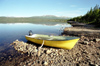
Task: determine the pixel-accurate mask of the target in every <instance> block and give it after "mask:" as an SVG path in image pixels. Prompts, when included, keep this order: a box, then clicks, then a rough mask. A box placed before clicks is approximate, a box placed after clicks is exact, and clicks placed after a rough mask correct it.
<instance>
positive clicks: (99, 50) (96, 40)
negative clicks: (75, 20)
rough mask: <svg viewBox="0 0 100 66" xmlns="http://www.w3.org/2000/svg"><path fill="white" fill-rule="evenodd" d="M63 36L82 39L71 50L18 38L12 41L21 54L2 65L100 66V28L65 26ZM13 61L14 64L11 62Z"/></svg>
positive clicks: (12, 45)
mask: <svg viewBox="0 0 100 66" xmlns="http://www.w3.org/2000/svg"><path fill="white" fill-rule="evenodd" d="M62 35H63V36H78V37H80V40H79V41H78V42H77V43H76V45H75V46H74V47H73V48H72V49H71V50H66V49H60V48H53V47H47V46H43V47H42V48H41V50H40V51H38V48H39V47H40V45H36V44H34V43H31V42H27V43H25V42H23V41H19V40H16V41H14V42H13V43H11V47H13V48H14V49H15V50H16V51H17V52H19V53H20V56H19V57H17V58H14V59H13V58H12V60H10V61H8V62H5V64H2V65H1V66H6V64H7V63H9V66H99V65H100V30H99V29H94V28H92V29H90V28H85V27H70V28H65V29H64V32H63V33H62ZM11 63H12V64H11Z"/></svg>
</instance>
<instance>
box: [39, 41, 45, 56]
mask: <svg viewBox="0 0 100 66" xmlns="http://www.w3.org/2000/svg"><path fill="white" fill-rule="evenodd" d="M43 45H44V40H43V42H42V45H41V46H40V47H39V48H38V56H40V50H41V48H42V47H43Z"/></svg>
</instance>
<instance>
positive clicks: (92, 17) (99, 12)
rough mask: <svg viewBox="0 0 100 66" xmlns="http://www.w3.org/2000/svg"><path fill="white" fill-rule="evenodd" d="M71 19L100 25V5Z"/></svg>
mask: <svg viewBox="0 0 100 66" xmlns="http://www.w3.org/2000/svg"><path fill="white" fill-rule="evenodd" d="M69 21H78V22H82V23H87V24H94V25H96V26H100V7H99V5H96V6H95V7H94V8H91V9H90V11H88V12H87V13H86V14H85V15H84V16H79V17H75V18H72V19H70V20H69Z"/></svg>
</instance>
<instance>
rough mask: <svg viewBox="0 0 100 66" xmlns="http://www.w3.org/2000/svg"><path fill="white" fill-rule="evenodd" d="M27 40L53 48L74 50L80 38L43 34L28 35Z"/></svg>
mask: <svg viewBox="0 0 100 66" xmlns="http://www.w3.org/2000/svg"><path fill="white" fill-rule="evenodd" d="M25 38H26V39H27V40H28V41H31V42H34V43H37V44H42V43H43V42H44V45H46V46H51V47H57V48H63V49H72V48H73V47H74V45H75V44H76V43H77V41H78V40H79V37H72V36H49V35H42V34H33V35H26V36H25Z"/></svg>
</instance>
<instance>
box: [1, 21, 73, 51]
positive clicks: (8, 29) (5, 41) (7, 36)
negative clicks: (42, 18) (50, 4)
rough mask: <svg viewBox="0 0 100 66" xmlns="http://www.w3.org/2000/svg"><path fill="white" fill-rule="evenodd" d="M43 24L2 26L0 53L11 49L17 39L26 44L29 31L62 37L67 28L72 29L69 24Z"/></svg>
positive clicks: (9, 24)
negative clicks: (11, 44) (63, 30)
mask: <svg viewBox="0 0 100 66" xmlns="http://www.w3.org/2000/svg"><path fill="white" fill-rule="evenodd" d="M53 23H54V22H52V24H51V22H50V23H48V24H47V23H46V24H45V23H44V24H43V23H42V24H33V23H7V24H0V53H1V52H4V50H6V49H7V48H9V45H10V43H12V42H13V41H15V40H16V39H18V40H21V41H24V42H26V41H27V40H26V39H25V35H26V34H28V32H29V30H32V31H33V33H37V34H46V35H50V34H53V35H60V34H61V32H62V31H61V30H62V29H64V28H65V27H71V25H69V24H67V23H61V22H59V23H58V22H57V24H55V23H54V24H53Z"/></svg>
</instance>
